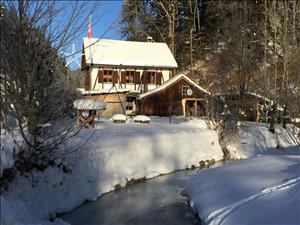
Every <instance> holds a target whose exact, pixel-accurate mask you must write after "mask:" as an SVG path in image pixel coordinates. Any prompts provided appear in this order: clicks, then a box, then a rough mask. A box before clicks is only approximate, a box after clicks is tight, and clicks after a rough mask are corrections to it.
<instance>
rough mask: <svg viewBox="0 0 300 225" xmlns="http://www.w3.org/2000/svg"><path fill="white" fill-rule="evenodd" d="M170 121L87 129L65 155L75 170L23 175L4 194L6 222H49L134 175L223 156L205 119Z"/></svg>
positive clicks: (144, 175) (3, 218)
mask: <svg viewBox="0 0 300 225" xmlns="http://www.w3.org/2000/svg"><path fill="white" fill-rule="evenodd" d="M168 122H169V118H160V117H151V123H150V124H143V123H134V122H132V121H129V122H127V123H123V124H122V123H121V124H115V123H112V121H109V120H100V121H97V123H96V129H90V130H88V129H84V130H82V131H81V132H80V133H79V135H77V136H76V137H75V138H73V139H71V141H70V142H69V143H67V144H66V146H64V149H68V150H72V149H74V148H75V147H77V148H78V150H77V151H75V152H72V153H69V154H67V155H65V156H64V157H65V158H66V160H67V162H69V163H70V165H71V168H72V174H65V173H63V172H62V171H60V170H58V169H54V168H49V169H47V170H46V171H45V172H43V173H37V172H35V173H33V174H32V176H31V175H29V176H28V177H27V178H26V177H23V176H19V177H18V179H16V181H15V182H14V183H13V184H12V185H11V186H10V188H9V192H6V193H4V194H3V196H1V215H2V216H1V224H2V225H6V224H7V225H8V224H9V225H14V224H47V222H45V223H43V222H41V221H46V220H47V219H48V218H49V216H50V215H53V214H55V213H58V212H59V213H61V212H67V211H70V210H72V209H73V208H75V207H77V206H78V205H80V204H81V203H83V202H84V201H85V200H87V199H88V200H95V199H96V198H97V197H99V196H100V195H101V194H103V193H106V192H109V191H112V190H114V189H116V188H119V187H120V186H125V185H126V183H127V182H129V181H132V180H133V179H141V178H152V177H154V176H157V175H160V174H165V173H170V172H172V171H175V170H180V169H186V168H191V167H192V165H194V166H198V165H199V161H201V160H211V159H214V160H216V161H218V160H221V159H222V158H223V152H222V151H221V147H220V146H219V144H218V136H217V133H216V132H215V131H213V130H209V129H207V128H206V124H205V122H204V121H203V120H200V119H199V120H198V119H194V120H189V121H184V120H183V119H182V118H172V123H171V124H169V123H168ZM86 140H88V142H87V143H85V144H84V145H82V143H83V142H84V141H86ZM14 209H16V210H14ZM55 222H56V224H63V222H62V221H59V220H56V221H55Z"/></svg>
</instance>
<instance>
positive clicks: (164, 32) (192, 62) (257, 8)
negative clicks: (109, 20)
mask: <svg viewBox="0 0 300 225" xmlns="http://www.w3.org/2000/svg"><path fill="white" fill-rule="evenodd" d="M120 23H121V26H122V35H123V37H124V38H125V39H127V40H134V41H145V40H146V38H147V37H148V36H151V37H152V38H153V40H154V41H156V42H166V43H167V44H168V46H169V48H170V50H171V51H172V53H173V54H174V56H175V58H176V60H177V62H178V65H179V69H178V72H186V73H187V74H188V75H189V76H190V77H192V78H193V79H195V80H196V81H198V82H199V84H200V85H202V86H203V87H206V88H207V89H208V90H209V91H211V92H212V93H214V94H219V93H227V94H238V95H240V96H243V95H244V94H245V93H247V92H255V93H258V94H260V95H263V96H265V97H267V98H270V99H272V100H273V101H275V102H277V103H278V104H279V105H286V106H287V107H288V109H289V111H290V113H291V114H292V115H293V116H297V117H299V113H300V90H299V87H300V75H299V73H300V45H299V43H300V2H299V1H294V0H256V1H231V0H224V1H219V0H209V1H208V0H143V1H125V2H124V3H123V7H122V14H121V22H120Z"/></svg>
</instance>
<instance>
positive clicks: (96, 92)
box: [77, 88, 139, 95]
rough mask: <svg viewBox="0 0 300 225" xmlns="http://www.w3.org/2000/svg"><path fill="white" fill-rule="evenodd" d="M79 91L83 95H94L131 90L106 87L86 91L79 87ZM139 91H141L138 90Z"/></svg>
mask: <svg viewBox="0 0 300 225" xmlns="http://www.w3.org/2000/svg"><path fill="white" fill-rule="evenodd" d="M77 90H78V91H80V92H81V94H82V95H93V94H112V93H123V92H129V91H131V90H130V89H128V88H104V89H101V90H89V91H86V90H84V89H83V88H77ZM137 92H139V91H137Z"/></svg>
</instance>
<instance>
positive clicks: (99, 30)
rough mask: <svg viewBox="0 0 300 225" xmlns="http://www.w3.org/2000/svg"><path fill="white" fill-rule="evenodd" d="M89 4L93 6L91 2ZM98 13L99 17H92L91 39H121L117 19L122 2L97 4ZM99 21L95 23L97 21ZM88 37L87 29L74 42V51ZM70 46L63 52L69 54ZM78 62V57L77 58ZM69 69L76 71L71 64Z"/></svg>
mask: <svg viewBox="0 0 300 225" xmlns="http://www.w3.org/2000/svg"><path fill="white" fill-rule="evenodd" d="M90 4H93V2H92V1H91V3H90ZM98 7H99V9H98V10H97V11H98V13H99V12H100V14H101V15H92V33H93V37H96V38H97V37H102V38H107V39H121V38H122V37H121V33H120V25H119V17H120V13H121V7H122V1H121V0H105V1H101V2H100V3H99V6H98ZM100 18H101V20H100V21H99V22H98V23H95V21H97V20H98V19H100ZM87 36H88V27H86V31H85V32H84V33H83V34H82V35H80V36H79V37H78V38H76V40H75V42H74V43H75V50H76V51H79V50H80V49H81V47H82V46H81V45H82V38H83V37H87ZM71 51H72V45H71V46H69V47H68V48H67V49H66V50H65V52H66V53H71ZM78 60H79V62H80V60H81V59H80V57H78ZM71 69H72V70H73V69H77V68H76V66H75V64H74V63H72V65H71Z"/></svg>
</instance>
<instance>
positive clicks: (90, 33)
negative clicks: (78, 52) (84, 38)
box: [88, 15, 92, 38]
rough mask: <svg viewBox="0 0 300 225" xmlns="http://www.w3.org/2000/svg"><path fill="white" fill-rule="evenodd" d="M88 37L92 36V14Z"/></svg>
mask: <svg viewBox="0 0 300 225" xmlns="http://www.w3.org/2000/svg"><path fill="white" fill-rule="evenodd" d="M88 37H89V38H92V16H91V15H90V19H89V27H88Z"/></svg>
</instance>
